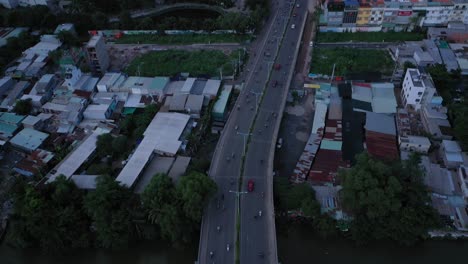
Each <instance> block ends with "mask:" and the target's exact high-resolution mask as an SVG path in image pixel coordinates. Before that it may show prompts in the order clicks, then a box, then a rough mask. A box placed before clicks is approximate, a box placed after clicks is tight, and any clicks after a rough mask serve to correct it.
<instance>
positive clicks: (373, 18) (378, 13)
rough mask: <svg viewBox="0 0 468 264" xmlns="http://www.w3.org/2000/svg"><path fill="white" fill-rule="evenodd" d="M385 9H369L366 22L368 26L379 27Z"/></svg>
mask: <svg viewBox="0 0 468 264" xmlns="http://www.w3.org/2000/svg"><path fill="white" fill-rule="evenodd" d="M384 11H385V7H383V6H378V7H372V8H371V15H370V17H369V21H368V22H367V23H368V24H369V25H372V26H380V25H382V22H383V17H384Z"/></svg>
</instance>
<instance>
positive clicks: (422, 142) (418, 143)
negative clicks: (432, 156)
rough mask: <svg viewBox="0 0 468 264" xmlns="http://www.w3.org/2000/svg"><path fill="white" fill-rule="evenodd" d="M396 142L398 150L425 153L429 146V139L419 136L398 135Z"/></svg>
mask: <svg viewBox="0 0 468 264" xmlns="http://www.w3.org/2000/svg"><path fill="white" fill-rule="evenodd" d="M398 144H399V145H400V150H403V151H410V152H418V153H426V154H427V153H428V152H429V148H430V147H431V141H430V140H429V139H428V138H427V137H421V136H406V137H398Z"/></svg>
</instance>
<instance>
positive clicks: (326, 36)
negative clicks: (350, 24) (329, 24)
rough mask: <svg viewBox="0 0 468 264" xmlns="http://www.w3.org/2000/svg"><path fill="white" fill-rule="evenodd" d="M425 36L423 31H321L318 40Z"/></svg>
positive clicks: (367, 40)
mask: <svg viewBox="0 0 468 264" xmlns="http://www.w3.org/2000/svg"><path fill="white" fill-rule="evenodd" d="M424 38H425V36H424V34H423V33H414V32H356V33H352V32H343V33H337V32H320V33H318V34H317V41H318V42H346V41H350V40H352V41H362V42H382V41H385V42H398V41H418V40H423V39H424Z"/></svg>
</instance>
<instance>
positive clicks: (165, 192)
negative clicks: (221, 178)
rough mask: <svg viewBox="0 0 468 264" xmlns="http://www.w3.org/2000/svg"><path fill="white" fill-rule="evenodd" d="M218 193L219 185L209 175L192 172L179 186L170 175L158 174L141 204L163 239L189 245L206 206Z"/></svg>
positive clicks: (142, 196)
mask: <svg viewBox="0 0 468 264" xmlns="http://www.w3.org/2000/svg"><path fill="white" fill-rule="evenodd" d="M215 191H216V184H215V183H214V182H213V181H212V180H211V179H210V178H208V177H207V176H206V175H204V174H202V173H199V172H190V173H189V174H188V175H187V176H183V177H182V178H181V179H180V181H179V182H178V183H177V185H174V184H173V182H172V179H171V178H169V177H168V176H167V175H166V174H157V175H156V176H155V177H154V178H153V179H152V180H151V182H150V183H149V185H148V186H147V188H146V189H145V191H144V192H143V194H142V195H141V201H142V204H143V208H144V210H145V212H147V215H148V220H149V221H150V222H151V223H153V224H155V225H156V226H158V228H159V230H160V232H161V235H162V237H163V238H165V239H167V240H169V241H171V242H173V243H181V242H189V241H191V239H193V238H194V235H195V233H196V230H197V229H198V228H199V224H200V222H201V217H202V211H203V207H204V206H205V204H206V202H207V200H208V197H209V196H210V195H212V194H213V193H214V192H215Z"/></svg>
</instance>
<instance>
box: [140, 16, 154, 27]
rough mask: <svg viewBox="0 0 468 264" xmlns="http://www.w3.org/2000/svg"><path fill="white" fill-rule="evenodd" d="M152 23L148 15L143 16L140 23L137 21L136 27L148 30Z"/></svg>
mask: <svg viewBox="0 0 468 264" xmlns="http://www.w3.org/2000/svg"><path fill="white" fill-rule="evenodd" d="M153 27H154V23H153V20H152V19H151V18H149V17H145V18H143V19H142V20H141V21H140V23H138V29H143V30H150V29H153Z"/></svg>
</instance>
